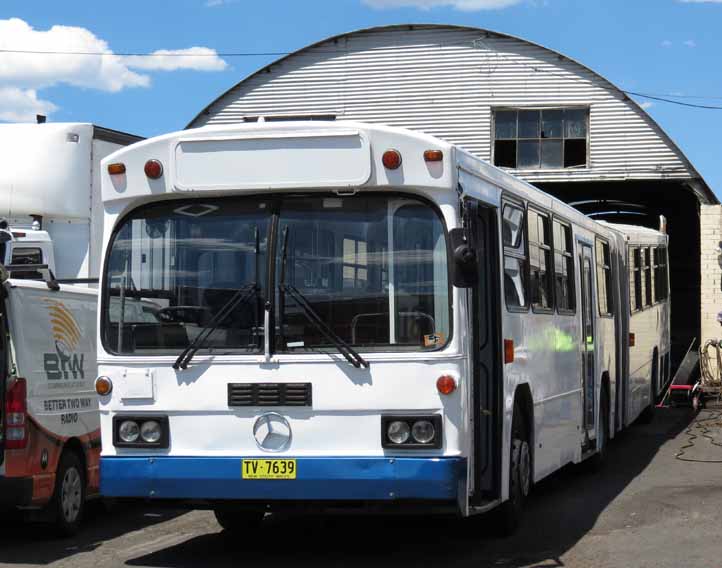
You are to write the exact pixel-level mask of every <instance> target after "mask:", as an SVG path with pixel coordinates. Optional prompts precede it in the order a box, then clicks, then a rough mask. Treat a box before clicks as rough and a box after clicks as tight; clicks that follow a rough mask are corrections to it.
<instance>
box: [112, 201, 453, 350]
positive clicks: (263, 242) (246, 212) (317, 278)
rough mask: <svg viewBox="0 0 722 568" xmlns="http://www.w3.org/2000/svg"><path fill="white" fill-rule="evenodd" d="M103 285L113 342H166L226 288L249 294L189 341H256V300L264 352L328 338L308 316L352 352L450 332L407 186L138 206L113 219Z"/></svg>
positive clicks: (204, 318)
mask: <svg viewBox="0 0 722 568" xmlns="http://www.w3.org/2000/svg"><path fill="white" fill-rule="evenodd" d="M104 288H105V290H104V292H105V293H104V300H103V320H102V321H103V341H104V343H105V347H106V349H107V350H108V351H110V352H114V353H123V354H148V353H156V354H178V352H179V351H180V350H182V349H183V348H185V347H186V346H188V344H189V343H190V342H192V341H193V339H194V338H195V337H196V336H197V335H198V334H199V333H200V332H201V330H202V329H203V328H204V327H206V326H207V325H208V324H209V322H211V321H212V320H213V318H214V316H215V315H216V314H217V313H218V312H219V311H220V310H221V308H223V306H225V305H226V304H227V303H228V301H229V299H230V298H232V297H233V295H234V294H235V293H236V291H237V290H239V289H240V288H248V289H253V290H254V293H253V294H252V295H251V296H250V299H249V301H244V302H242V303H239V304H238V305H237V306H235V307H234V309H233V310H231V311H230V313H229V314H228V315H227V316H225V317H224V319H223V320H222V321H220V322H216V323H218V325H217V327H216V328H215V330H214V331H213V333H212V334H211V335H210V336H209V337H208V338H207V339H206V340H204V341H203V342H202V346H201V348H200V350H199V352H200V353H204V352H205V353H208V352H212V353H215V354H224V353H225V354H233V353H257V352H262V351H263V347H264V340H265V337H264V335H265V332H266V330H265V329H264V321H265V310H266V307H268V308H269V309H270V311H271V314H272V319H271V321H272V322H273V325H272V329H271V330H270V332H271V337H270V338H269V339H270V340H271V341H272V349H273V350H274V351H276V352H298V351H301V352H303V351H306V350H308V351H319V350H329V351H334V350H335V349H336V347H335V346H334V345H333V341H330V340H329V336H328V334H327V333H324V330H323V329H322V328H321V327H319V326H318V325H317V323H314V321H313V319H314V317H316V316H318V317H319V318H320V319H321V320H322V321H323V322H324V323H325V324H326V326H327V327H328V328H330V329H331V330H332V332H333V334H335V335H336V336H337V337H339V338H341V339H342V340H343V341H345V342H347V343H348V344H350V345H353V346H354V347H355V348H357V349H359V350H361V351H363V350H365V351H369V350H399V349H401V350H429V349H437V348H439V347H442V346H443V345H444V344H445V343H446V341H447V339H448V337H449V332H450V307H449V281H448V269H447V250H446V239H445V230H444V225H443V222H442V220H441V218H440V217H439V215H438V214H437V212H436V211H435V210H434V209H433V208H432V207H431V206H430V205H428V204H427V203H425V202H424V201H421V200H418V199H414V198H410V197H400V196H389V195H384V196H381V195H378V194H372V195H360V196H359V195H357V196H350V197H338V196H335V195H334V196H309V195H304V196H283V197H277V196H276V197H273V198H269V199H261V198H256V197H233V198H214V199H212V200H208V199H203V200H192V201H189V200H184V201H173V202H168V201H166V202H162V203H156V204H153V205H148V206H143V207H141V208H139V209H136V210H135V211H133V212H132V213H131V214H130V215H129V216H127V217H126V218H125V219H124V220H122V221H121V223H120V224H119V226H118V228H117V230H116V231H115V234H114V236H113V238H112V240H111V244H110V251H109V257H108V262H107V264H106V274H105V281H104ZM302 303H305V304H306V306H305V307H304V306H303V305H301V304H302ZM309 307H310V308H311V310H310V312H309V309H308V308H309ZM309 313H310V314H312V317H310V316H309ZM313 314H315V315H313ZM326 331H328V330H326Z"/></svg>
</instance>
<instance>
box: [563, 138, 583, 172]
mask: <svg viewBox="0 0 722 568" xmlns="http://www.w3.org/2000/svg"><path fill="white" fill-rule="evenodd" d="M586 165H587V141H586V140H585V139H582V140H565V141H564V167H565V168H573V167H574V166H586Z"/></svg>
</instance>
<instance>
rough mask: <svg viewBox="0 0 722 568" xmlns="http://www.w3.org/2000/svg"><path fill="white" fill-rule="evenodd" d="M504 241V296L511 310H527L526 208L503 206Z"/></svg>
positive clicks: (502, 225)
mask: <svg viewBox="0 0 722 568" xmlns="http://www.w3.org/2000/svg"><path fill="white" fill-rule="evenodd" d="M501 234H502V239H503V242H504V297H505V299H506V306H507V308H508V309H510V310H524V311H525V310H526V309H527V307H528V305H529V304H528V300H527V295H526V281H527V255H526V249H525V243H524V209H523V208H522V207H520V206H518V205H515V204H512V203H505V204H504V206H503V208H502V224H501Z"/></svg>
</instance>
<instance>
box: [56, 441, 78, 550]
mask: <svg viewBox="0 0 722 568" xmlns="http://www.w3.org/2000/svg"><path fill="white" fill-rule="evenodd" d="M85 483H86V482H85V467H83V462H82V461H81V459H80V458H79V457H78V455H77V454H76V453H75V452H74V451H72V450H66V451H64V452H63V454H62V455H61V456H60V461H59V463H58V469H57V471H56V473H55V491H54V492H53V498H52V500H51V502H50V507H51V509H52V513H53V514H54V516H55V528H56V530H57V532H58V534H59V535H60V536H63V537H68V536H73V535H75V534H77V532H78V530H79V529H80V524H81V522H82V520H83V515H84V514H85V505H86V501H85V497H86V487H85Z"/></svg>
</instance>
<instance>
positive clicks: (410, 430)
mask: <svg viewBox="0 0 722 568" xmlns="http://www.w3.org/2000/svg"><path fill="white" fill-rule="evenodd" d="M442 441H443V436H442V435H441V415H440V414H432V415H430V416H382V417H381V447H382V448H387V449H391V448H397V449H398V448H401V449H409V450H411V449H421V448H425V449H430V448H433V449H438V448H441V444H442Z"/></svg>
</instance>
